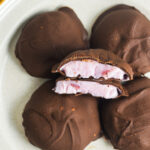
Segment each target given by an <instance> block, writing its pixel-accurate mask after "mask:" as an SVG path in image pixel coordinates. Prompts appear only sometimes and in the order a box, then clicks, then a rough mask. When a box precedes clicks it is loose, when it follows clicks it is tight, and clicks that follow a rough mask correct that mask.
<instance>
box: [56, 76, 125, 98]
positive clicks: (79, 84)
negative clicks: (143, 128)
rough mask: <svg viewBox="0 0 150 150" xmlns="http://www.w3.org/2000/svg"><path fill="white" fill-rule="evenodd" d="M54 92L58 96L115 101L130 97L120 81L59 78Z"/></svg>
mask: <svg viewBox="0 0 150 150" xmlns="http://www.w3.org/2000/svg"><path fill="white" fill-rule="evenodd" d="M54 91H55V92H56V93H58V94H75V95H81V94H89V95H92V96H94V97H101V98H105V99H114V98H117V97H120V96H128V92H127V90H126V89H125V88H123V86H122V85H121V84H120V82H118V81H114V80H107V81H105V80H90V79H89V80H86V79H82V80H77V79H70V78H67V79H64V78H59V79H58V80H57V82H56V86H55V88H54Z"/></svg>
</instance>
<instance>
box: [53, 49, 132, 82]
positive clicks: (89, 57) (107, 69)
mask: <svg viewBox="0 0 150 150" xmlns="http://www.w3.org/2000/svg"><path fill="white" fill-rule="evenodd" d="M73 62H75V63H76V64H75V63H74V64H73ZM69 63H70V64H71V63H72V64H71V65H70V66H69V65H68V64H69ZM79 63H80V64H79ZM83 63H84V64H83ZM92 63H93V64H92ZM65 65H68V66H66V70H67V69H68V71H69V72H70V73H71V74H70V76H67V75H66V73H65V71H64V69H61V68H62V67H64V66H65ZM94 66H95V67H94ZM102 68H103V69H102ZM91 70H92V73H93V74H92V73H91V72H90V71H91ZM96 70H97V71H96ZM113 71H114V72H115V73H114V74H115V75H116V77H113ZM52 72H53V73H58V72H59V73H61V74H62V75H65V76H67V77H72V78H73V77H74V78H77V77H78V78H90V77H92V78H96V77H94V76H95V74H99V75H97V77H98V78H104V79H109V78H115V79H120V80H122V81H124V80H131V79H133V71H132V68H131V67H130V65H129V64H127V63H126V62H125V61H123V60H122V59H121V58H119V57H118V56H116V55H115V54H113V53H112V52H109V51H106V50H103V49H90V50H79V51H75V52H73V53H71V54H69V55H68V56H67V57H65V58H64V59H63V60H62V61H61V62H60V64H57V65H55V66H54V67H53V68H52ZM72 72H75V74H74V75H72ZM96 72H98V73H96ZM119 73H120V74H122V76H119V75H118V74H119ZM82 74H86V75H83V76H82ZM117 76H119V77H118V78H117Z"/></svg>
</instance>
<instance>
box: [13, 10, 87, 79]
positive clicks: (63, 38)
mask: <svg viewBox="0 0 150 150" xmlns="http://www.w3.org/2000/svg"><path fill="white" fill-rule="evenodd" d="M88 45H89V44H88V34H87V31H86V30H85V29H84V27H83V25H82V23H81V22H80V20H79V18H78V17H77V16H76V14H75V13H74V11H73V10H72V9H70V8H68V7H62V8H60V9H58V10H57V11H53V12H46V13H43V14H41V15H38V16H36V17H34V18H33V19H31V20H30V21H29V22H28V23H27V24H26V25H25V27H24V28H23V30H22V33H21V35H20V37H19V40H18V42H17V46H16V56H17V57H18V58H19V59H20V61H21V63H22V65H23V66H24V68H25V69H26V71H27V72H28V73H29V74H30V75H32V76H36V77H44V78H49V77H52V76H54V75H53V74H51V67H52V66H53V65H54V64H56V63H58V62H59V61H60V60H62V59H63V58H64V57H65V56H66V55H68V54H69V53H70V52H72V51H75V50H78V49H86V48H88Z"/></svg>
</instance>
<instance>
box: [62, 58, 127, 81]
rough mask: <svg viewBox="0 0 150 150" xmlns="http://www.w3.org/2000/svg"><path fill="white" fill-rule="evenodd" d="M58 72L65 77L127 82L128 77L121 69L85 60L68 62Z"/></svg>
mask: <svg viewBox="0 0 150 150" xmlns="http://www.w3.org/2000/svg"><path fill="white" fill-rule="evenodd" d="M60 71H62V72H64V73H65V75H66V76H67V77H79V78H90V77H93V78H94V79H99V78H101V77H103V78H104V79H110V78H114V79H120V80H122V81H128V80H129V76H128V74H127V73H126V72H124V71H123V70H122V69H120V68H118V67H116V66H112V65H108V64H102V63H98V62H97V61H94V60H90V59H86V60H84V61H79V60H77V61H70V62H68V63H66V64H64V65H63V66H62V67H61V68H60Z"/></svg>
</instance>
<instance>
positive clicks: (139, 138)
mask: <svg viewBox="0 0 150 150" xmlns="http://www.w3.org/2000/svg"><path fill="white" fill-rule="evenodd" d="M124 86H125V88H127V89H128V92H129V93H130V96H129V97H126V98H120V99H116V100H113V101H109V102H106V103H103V105H102V108H101V117H102V126H103V129H104V133H105V134H106V137H107V138H108V139H109V140H110V141H111V143H112V144H113V146H114V147H115V148H117V149H119V150H149V149H150V142H149V138H150V79H147V78H144V77H143V78H142V77H141V78H137V79H135V80H133V81H129V82H128V83H127V84H125V85H124Z"/></svg>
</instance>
